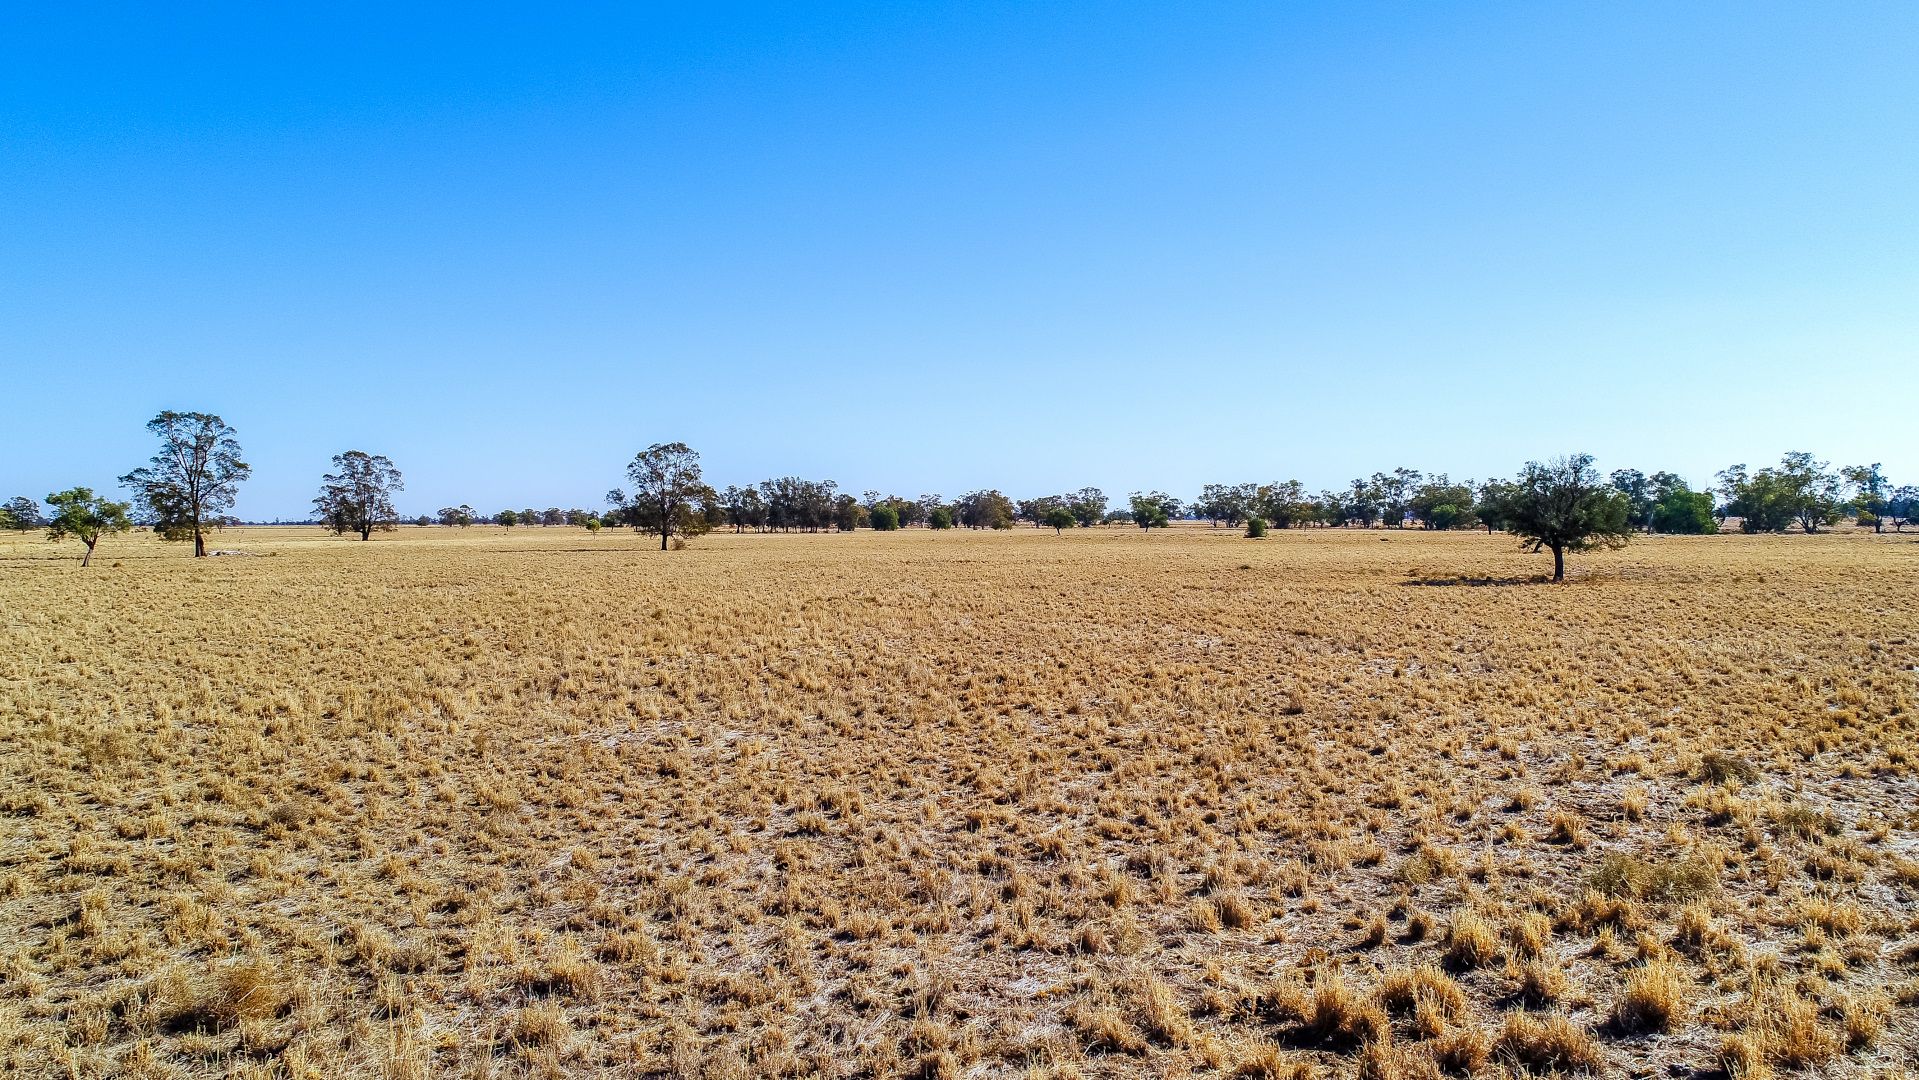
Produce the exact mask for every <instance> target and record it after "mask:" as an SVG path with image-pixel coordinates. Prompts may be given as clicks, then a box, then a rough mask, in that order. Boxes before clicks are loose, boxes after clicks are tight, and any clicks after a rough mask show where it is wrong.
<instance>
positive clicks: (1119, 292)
mask: <svg viewBox="0 0 1919 1080" xmlns="http://www.w3.org/2000/svg"><path fill="white" fill-rule="evenodd" d="M403 7H405V8H409V9H410V10H409V11H405V12H402V11H400V10H398V9H400V8H403ZM559 9H564V11H562V10H559ZM0 401H4V409H5V416H6V423H7V428H8V438H7V439H6V440H5V442H4V444H3V445H4V447H5V449H4V452H3V455H0V498H4V497H6V496H10V495H13V494H16V493H26V494H31V495H34V496H39V495H43V494H45V493H46V492H48V491H51V490H54V489H55V488H57V487H67V486H70V485H73V484H90V485H92V486H95V487H112V486H113V484H114V478H115V477H116V476H117V475H118V474H120V473H123V472H125V471H127V470H128V469H130V468H132V467H134V466H135V465H138V464H140V463H142V462H143V461H144V460H145V458H146V457H147V456H148V455H149V454H150V453H151V452H152V449H151V445H150V439H149V437H148V435H147V433H146V432H145V431H144V430H143V428H142V424H143V423H144V422H145V421H146V420H147V419H148V418H149V417H150V416H152V414H153V413H155V412H156V411H158V410H160V409H163V408H177V409H193V410H202V411H210V412H217V413H219V414H221V415H222V416H224V417H225V418H226V419H227V420H228V422H230V423H232V424H233V425H234V426H235V427H236V428H237V429H238V430H239V434H240V440H241V442H242V444H243V445H244V446H245V448H246V450H247V453H248V457H249V460H250V461H251V462H252V464H253V465H254V478H253V480H251V481H250V482H249V483H248V484H247V486H246V487H245V489H244V490H243V493H242V498H241V502H240V506H239V511H240V512H241V513H242V514H243V515H246V516H248V517H256V518H266V517H272V516H274V515H288V516H301V515H304V514H305V513H306V512H307V510H308V504H309V501H310V500H311V498H312V496H313V493H314V489H315V487H316V486H317V478H318V477H319V475H320V473H321V472H323V471H325V469H326V467H327V462H328V458H329V457H330V456H331V455H332V454H334V453H337V452H339V451H341V450H345V449H350V448H352V449H363V450H367V451H369V452H374V453H385V454H387V455H389V456H391V457H392V458H393V459H394V461H395V462H396V463H397V464H398V465H399V466H400V467H401V468H402V469H403V470H404V471H405V473H406V477H407V483H408V491H407V493H406V494H405V496H404V497H403V498H402V499H401V500H400V505H401V508H402V509H403V510H406V511H408V512H415V511H430V510H432V509H435V508H437V507H439V506H442V505H447V504H449V503H458V502H468V503H471V504H472V505H473V506H475V507H476V508H477V509H480V510H482V511H486V512H491V511H493V510H496V509H499V508H500V507H504V506H516V507H517V506H523V505H528V504H533V505H537V506H547V505H553V504H558V505H561V506H568V505H583V506H589V507H592V506H598V505H599V496H600V494H601V493H602V492H604V491H605V490H606V489H607V488H609V487H612V486H614V485H615V484H618V483H621V481H622V476H621V470H622V467H623V465H624V463H625V462H626V461H627V460H629V459H630V458H631V457H632V456H633V454H634V452H635V451H637V450H638V449H640V448H641V447H643V446H645V445H647V444H648V443H652V442H660V441H670V440H675V439H678V440H683V441H686V442H688V443H690V444H692V445H693V446H694V447H695V448H697V449H699V450H700V451H702V452H703V454H704V456H705V462H706V466H707V476H708V479H709V480H710V481H713V482H715V483H717V484H720V485H724V484H726V483H733V482H748V481H754V480H758V479H762V478H764V477H767V476H771V475H779V474H798V475H803V476H808V477H814V478H830V479H835V480H838V481H839V482H840V484H841V486H842V487H843V488H846V489H850V490H853V491H859V490H862V489H865V488H878V489H881V490H886V491H896V492H899V493H902V494H907V495H917V494H919V493H922V492H928V491H936V492H941V493H944V494H946V495H948V496H949V497H950V496H953V495H956V494H959V493H960V492H962V491H963V490H966V489H970V488H974V487H983V486H994V487H999V488H1002V489H1003V490H1005V491H1006V492H1007V493H1008V494H1011V495H1014V496H1016V497H1019V496H1029V495H1035V494H1044V493H1050V492H1053V491H1058V490H1061V489H1067V488H1076V487H1079V486H1081V485H1085V484H1096V485H1099V486H1102V487H1105V488H1106V489H1107V490H1108V492H1109V493H1111V494H1123V493H1124V492H1126V491H1128V490H1131V489H1136V488H1164V489H1166V490H1168V491H1171V492H1173V493H1174V494H1177V495H1181V496H1190V495H1192V494H1193V493H1194V492H1195V491H1196V490H1197V489H1198V486H1199V485H1200V484H1202V483H1205V482H1209V481H1221V482H1225V481H1240V480H1270V479H1283V478H1289V477H1297V478H1299V479H1301V480H1303V481H1305V482H1306V483H1307V484H1308V486H1309V487H1312V488H1314V489H1317V488H1319V487H1322V486H1331V485H1336V484H1339V483H1341V482H1343V481H1345V480H1347V479H1349V478H1351V477H1352V476H1354V475H1359V474H1364V473H1370V472H1373V471H1375V470H1380V469H1391V468H1392V467H1393V466H1396V465H1412V466H1415V467H1418V468H1423V469H1427V470H1446V471H1450V472H1451V473H1452V474H1453V475H1454V476H1455V477H1461V476H1473V477H1485V476H1487V475H1490V474H1495V473H1500V474H1503V473H1509V472H1511V471H1512V470H1513V469H1514V468H1516V467H1517V466H1518V465H1519V464H1520V463H1521V462H1522V461H1523V460H1525V459H1526V458H1529V457H1541V456H1548V455H1552V454H1555V453H1559V452H1564V451H1568V450H1574V449H1584V450H1587V451H1590V452H1592V453H1595V454H1597V455H1599V458H1600V465H1601V467H1602V468H1607V469H1610V468H1614V467H1619V466H1634V467H1638V468H1642V469H1644V470H1646V471H1648V472H1651V471H1653V470H1655V469H1662V468H1663V469H1672V470H1674V471H1677V472H1680V473H1682V474H1685V475H1687V476H1689V477H1690V478H1692V479H1693V480H1694V481H1695V482H1707V481H1709V480H1710V478H1711V476H1710V474H1711V473H1712V472H1713V471H1715V470H1717V469H1719V468H1722V467H1724V466H1726V465H1728V464H1731V463H1733V462H1740V461H1743V462H1748V463H1751V464H1754V465H1757V464H1760V463H1763V462H1767V461H1771V460H1774V459H1776V458H1777V457H1778V455H1779V454H1780V453H1781V452H1782V451H1786V450H1793V449H1807V450H1812V451H1814V452H1816V453H1818V454H1819V455H1820V456H1822V457H1827V458H1830V459H1832V460H1834V461H1835V463H1842V464H1843V463H1852V462H1858V461H1883V462H1885V463H1886V465H1887V467H1888V471H1889V472H1891V473H1892V474H1893V476H1894V479H1895V480H1896V481H1899V482H1907V483H1912V482H1919V423H1915V418H1916V417H1915V414H1916V412H1919V5H1914V4H1911V3H1896V4H1879V5H1875V4H1863V3H1845V4H1805V3H1793V4H1761V3H1724V4H1716V3H1680V4H1675V3H1663V2H1662V3H1652V4H1626V3H1597V4H1590V5H1579V4H1570V3H1554V4H1537V3H1524V4H1479V3H1475V4H1460V5H1440V4H1390V5H1378V6H1372V5H1364V4H1348V3H1337V4H1311V3H1273V2H1260V3H1248V4H1210V3H1193V4H1150V5H1148V4H1123V3H1114V2H1108V0H1102V2H1090V3H1083V4H1078V3H1072V4H1069V3H981V2H968V3H951V4H939V3H910V4H898V3H889V4H872V5H855V4H844V5H836V6H830V7H829V6H812V5H802V4H793V3H780V4H766V5H747V4H730V5H728V4H708V3H700V4H684V5H651V6H649V5H638V4H618V5H608V6H606V7H604V8H600V9H590V8H587V7H584V6H577V5H549V4H539V5H534V4H527V5H520V6H517V7H488V6H484V5H478V4H471V3H465V4H458V5H446V6H445V7H442V8H438V9H434V8H431V7H429V6H426V5H396V4H388V3H382V4H369V5H364V6H357V5H349V4H344V3H341V4H334V3H328V4H304V5H273V4H245V5H232V6H227V7H220V6H215V5H211V4H208V5H201V4H195V5H178V4H146V5H130V6H128V7H125V8H121V9H112V8H108V7H104V6H99V5H89V4H11V5H7V6H6V7H5V8H4V9H0Z"/></svg>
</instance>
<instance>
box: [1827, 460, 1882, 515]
mask: <svg viewBox="0 0 1919 1080" xmlns="http://www.w3.org/2000/svg"><path fill="white" fill-rule="evenodd" d="M1839 475H1840V476H1841V477H1843V478H1844V479H1845V481H1846V483H1847V484H1850V485H1851V486H1852V489H1853V496H1852V508H1853V510H1854V511H1855V512H1856V513H1857V514H1858V515H1859V524H1861V525H1870V526H1872V531H1873V532H1884V531H1885V527H1886V526H1885V516H1886V511H1887V509H1889V507H1890V506H1891V501H1892V500H1891V498H1890V496H1891V494H1892V484H1891V482H1890V481H1888V480H1887V479H1886V474H1885V472H1884V471H1883V470H1882V469H1881V468H1880V465H1879V463H1878V462H1876V461H1875V462H1873V463H1872V464H1870V465H1848V466H1846V467H1845V468H1843V469H1840V470H1839Z"/></svg>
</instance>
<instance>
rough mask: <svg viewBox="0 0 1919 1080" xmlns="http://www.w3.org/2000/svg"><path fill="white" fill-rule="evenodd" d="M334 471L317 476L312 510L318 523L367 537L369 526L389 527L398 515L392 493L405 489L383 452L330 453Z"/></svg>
mask: <svg viewBox="0 0 1919 1080" xmlns="http://www.w3.org/2000/svg"><path fill="white" fill-rule="evenodd" d="M333 468H334V470H335V471H333V472H330V473H327V474H326V475H324V476H322V477H320V494H319V495H318V496H316V497H315V498H314V500H313V510H314V513H315V514H317V515H318V516H319V518H320V523H321V524H322V525H325V526H326V527H327V528H329V529H331V530H333V531H334V532H335V533H340V534H344V533H350V532H353V533H359V534H360V539H361V540H370V539H372V537H373V530H375V529H379V530H381V531H391V530H392V528H393V525H394V522H395V521H396V520H397V519H398V518H399V516H400V514H399V511H397V510H395V509H393V493H394V492H396V491H402V490H405V488H406V484H405V482H404V481H402V480H401V479H400V470H399V469H397V468H395V467H394V464H393V462H392V461H391V460H389V459H388V458H387V457H386V455H384V454H369V453H367V452H366V451H364V450H348V451H347V452H345V453H343V454H335V455H333Z"/></svg>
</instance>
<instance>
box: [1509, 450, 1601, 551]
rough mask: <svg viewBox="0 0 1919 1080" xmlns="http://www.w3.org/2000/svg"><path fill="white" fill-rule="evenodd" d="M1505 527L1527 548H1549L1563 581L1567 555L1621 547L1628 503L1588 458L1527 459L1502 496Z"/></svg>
mask: <svg viewBox="0 0 1919 1080" xmlns="http://www.w3.org/2000/svg"><path fill="white" fill-rule="evenodd" d="M1502 509H1503V511H1504V513H1503V515H1502V517H1503V518H1504V523H1505V526H1506V528H1507V529H1508V530H1509V531H1511V532H1512V533H1513V534H1514V535H1515V536H1518V537H1519V538H1520V541H1521V543H1522V544H1524V545H1529V546H1530V548H1531V550H1533V551H1539V550H1541V549H1542V548H1547V549H1551V551H1552V553H1553V580H1554V581H1564V580H1566V552H1568V551H1572V552H1580V551H1593V550H1595V549H1598V548H1619V547H1624V546H1626V541H1627V539H1628V538H1630V537H1631V535H1632V526H1631V525H1630V524H1628V523H1627V520H1626V518H1627V514H1628V513H1629V511H1630V509H1631V504H1630V501H1629V500H1628V498H1627V497H1626V494H1625V493H1624V492H1622V491H1620V490H1618V489H1617V488H1614V487H1613V486H1611V485H1610V484H1608V483H1606V481H1605V480H1604V479H1602V478H1601V477H1600V475H1599V471H1598V470H1597V469H1594V468H1593V459H1592V455H1591V454H1572V455H1569V456H1567V457H1562V458H1556V459H1554V460H1552V461H1549V462H1546V463H1545V464H1543V465H1542V464H1540V463H1539V462H1537V461H1529V462H1527V463H1526V467H1525V468H1524V469H1522V470H1520V473H1519V476H1518V478H1517V479H1515V480H1514V481H1513V485H1512V487H1511V489H1510V490H1509V491H1508V492H1507V493H1506V504H1505V506H1504V507H1503V508H1502Z"/></svg>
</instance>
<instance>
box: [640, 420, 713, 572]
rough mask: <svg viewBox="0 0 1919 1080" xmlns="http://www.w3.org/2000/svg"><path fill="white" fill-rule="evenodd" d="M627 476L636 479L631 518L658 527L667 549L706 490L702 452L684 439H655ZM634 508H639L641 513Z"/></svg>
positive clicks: (642, 525)
mask: <svg viewBox="0 0 1919 1080" xmlns="http://www.w3.org/2000/svg"><path fill="white" fill-rule="evenodd" d="M626 476H627V479H629V480H631V481H633V503H632V506H631V508H630V509H629V517H628V520H629V521H632V522H633V524H634V527H636V528H650V529H658V530H659V533H660V550H661V551H665V550H666V542H667V539H668V538H669V537H671V536H672V535H673V532H674V530H676V529H679V528H681V526H682V522H681V519H682V518H684V517H685V516H687V514H688V513H689V512H690V511H691V510H692V508H693V507H694V506H695V505H696V504H697V503H698V502H699V501H700V499H701V497H702V496H704V495H705V494H706V490H707V489H706V484H705V482H704V481H702V480H701V479H700V455H699V452H698V451H696V450H694V449H693V448H692V447H690V446H688V445H686V444H685V443H682V442H671V443H654V444H653V445H652V446H649V447H647V448H646V449H644V450H642V451H640V452H639V453H638V454H636V455H635V456H634V458H633V463H632V464H630V465H628V466H627V467H626ZM633 510H637V511H639V514H638V515H637V517H636V516H633V515H632V511H633Z"/></svg>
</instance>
